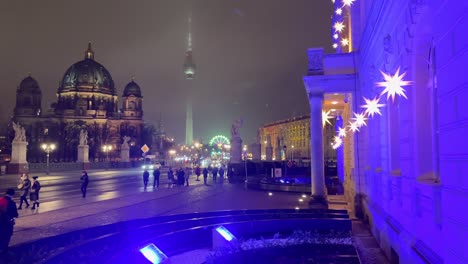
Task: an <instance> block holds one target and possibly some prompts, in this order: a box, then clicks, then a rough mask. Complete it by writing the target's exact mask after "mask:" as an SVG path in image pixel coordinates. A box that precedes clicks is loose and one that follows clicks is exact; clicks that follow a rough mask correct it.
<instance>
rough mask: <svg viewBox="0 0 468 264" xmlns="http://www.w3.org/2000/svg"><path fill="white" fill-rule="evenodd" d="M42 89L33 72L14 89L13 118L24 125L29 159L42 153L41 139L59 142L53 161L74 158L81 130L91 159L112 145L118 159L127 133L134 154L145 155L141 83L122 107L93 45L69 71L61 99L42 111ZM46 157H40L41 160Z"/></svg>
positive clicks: (128, 90)
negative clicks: (86, 140) (96, 58)
mask: <svg viewBox="0 0 468 264" xmlns="http://www.w3.org/2000/svg"><path fill="white" fill-rule="evenodd" d="M41 99H42V92H41V89H40V86H39V83H38V82H37V81H36V80H35V79H33V78H32V77H31V76H28V77H26V78H25V79H24V80H22V81H21V83H20V85H19V87H18V89H17V91H16V106H15V109H14V115H13V121H15V122H19V123H20V124H21V125H22V126H24V127H25V129H26V136H27V141H28V158H27V159H28V161H29V162H39V161H41V160H42V158H43V156H44V154H43V152H42V150H41V149H40V145H41V144H42V143H55V144H56V146H57V150H55V151H54V153H52V154H51V159H52V160H53V161H58V162H73V161H76V156H77V146H78V144H79V133H80V131H81V130H82V129H85V130H87V132H88V145H89V158H90V161H96V160H98V159H103V157H105V156H104V155H103V153H102V146H103V145H112V147H113V148H112V149H113V151H112V152H113V153H112V152H111V153H108V155H109V156H110V157H118V156H119V155H118V154H119V149H120V145H121V143H122V137H123V136H129V137H130V138H131V141H130V146H131V149H130V155H131V157H137V156H141V155H140V154H141V151H140V147H141V145H142V144H141V143H142V142H143V134H144V123H143V106H142V103H143V96H142V94H141V89H140V87H139V86H138V84H137V83H136V82H135V81H134V80H133V78H132V80H131V82H130V83H128V84H127V85H126V86H125V88H124V91H123V94H122V105H121V108H120V109H119V102H118V95H117V92H116V88H115V85H114V81H113V80H112V76H111V74H110V73H109V71H107V69H106V68H105V67H104V66H103V65H101V64H100V63H98V62H97V61H95V60H94V52H93V50H92V48H91V44H88V49H87V50H86V51H85V58H84V60H82V61H79V62H77V63H75V64H73V65H72V66H70V68H68V70H67V71H66V72H65V74H64V76H63V78H62V80H61V81H60V83H59V87H58V90H57V101H56V102H54V103H53V104H51V107H50V109H48V110H47V111H42V107H41ZM41 157H42V158H41Z"/></svg>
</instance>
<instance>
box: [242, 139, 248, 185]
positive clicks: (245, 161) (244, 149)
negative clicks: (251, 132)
mask: <svg viewBox="0 0 468 264" xmlns="http://www.w3.org/2000/svg"><path fill="white" fill-rule="evenodd" d="M242 150H243V153H242V156H244V166H245V179H246V180H247V145H244V148H242Z"/></svg>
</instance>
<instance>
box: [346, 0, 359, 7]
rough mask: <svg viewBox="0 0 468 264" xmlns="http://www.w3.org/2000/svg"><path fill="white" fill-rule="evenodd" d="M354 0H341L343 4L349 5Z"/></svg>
mask: <svg viewBox="0 0 468 264" xmlns="http://www.w3.org/2000/svg"><path fill="white" fill-rule="evenodd" d="M355 1H356V0H343V6H351V5H352V4H353V3H354V2H355Z"/></svg>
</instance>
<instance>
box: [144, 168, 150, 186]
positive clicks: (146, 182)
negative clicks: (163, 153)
mask: <svg viewBox="0 0 468 264" xmlns="http://www.w3.org/2000/svg"><path fill="white" fill-rule="evenodd" d="M148 181H149V172H148V170H145V171H144V172H143V185H145V189H146V186H147V185H148Z"/></svg>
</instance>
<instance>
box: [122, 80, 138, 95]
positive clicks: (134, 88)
mask: <svg viewBox="0 0 468 264" xmlns="http://www.w3.org/2000/svg"><path fill="white" fill-rule="evenodd" d="M130 95H133V96H136V97H141V89H140V86H139V85H138V84H137V83H136V82H135V81H134V80H133V79H132V81H131V82H129V83H128V84H127V85H126V86H125V89H124V92H123V95H122V96H123V97H128V96H130Z"/></svg>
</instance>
